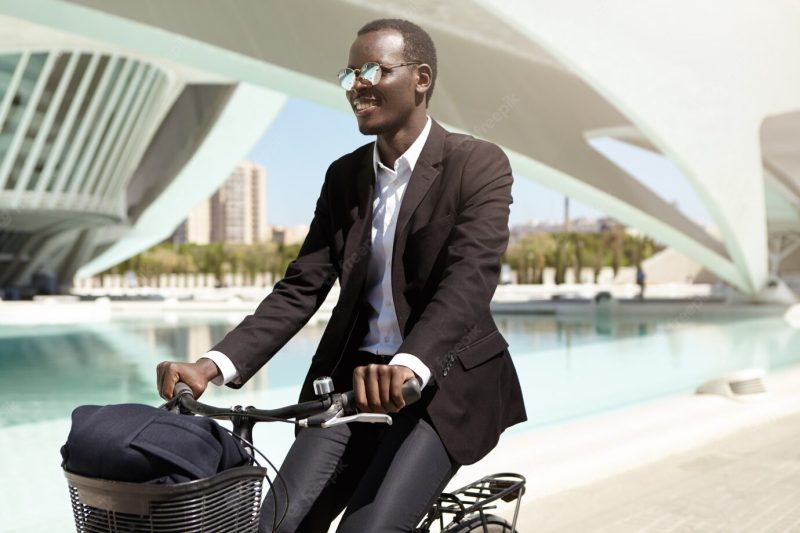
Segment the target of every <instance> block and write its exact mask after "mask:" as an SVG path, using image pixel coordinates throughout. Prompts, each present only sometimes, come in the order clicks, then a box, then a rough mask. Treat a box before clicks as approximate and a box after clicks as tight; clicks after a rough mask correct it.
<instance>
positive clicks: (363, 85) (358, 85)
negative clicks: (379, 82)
mask: <svg viewBox="0 0 800 533" xmlns="http://www.w3.org/2000/svg"><path fill="white" fill-rule="evenodd" d="M371 87H372V84H371V83H370V82H368V81H365V80H364V78H362V77H361V76H360V75H358V76H356V81H355V83H353V88H352V90H353V91H355V92H356V95H358V93H359V92H360V91H363V90H365V89H369V88H371Z"/></svg>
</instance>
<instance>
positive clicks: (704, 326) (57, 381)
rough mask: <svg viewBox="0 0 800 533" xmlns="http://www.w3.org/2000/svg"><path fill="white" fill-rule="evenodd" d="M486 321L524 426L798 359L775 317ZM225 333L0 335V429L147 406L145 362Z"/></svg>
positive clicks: (295, 361)
mask: <svg viewBox="0 0 800 533" xmlns="http://www.w3.org/2000/svg"><path fill="white" fill-rule="evenodd" d="M496 321H497V324H498V327H499V328H500V330H501V331H502V333H503V334H504V335H505V337H506V338H507V339H508V341H509V344H510V351H511V353H512V356H513V357H514V359H515V363H516V366H517V370H518V372H519V374H520V377H521V379H522V382H523V390H524V393H525V397H526V403H527V405H528V410H529V418H530V422H529V424H528V425H527V426H526V427H530V426H531V425H543V424H549V423H553V422H557V421H560V420H564V419H568V418H571V417H574V416H581V415H583V414H586V413H588V412H593V411H597V410H603V409H609V408H614V407H616V406H620V405H626V404H630V403H634V402H638V401H643V400H646V399H649V398H652V397H657V396H663V395H666V394H674V393H676V392H690V391H691V390H693V389H694V388H695V387H696V386H697V385H699V384H700V383H702V382H703V381H705V380H707V379H710V378H712V377H715V376H717V375H719V374H720V373H724V372H727V371H732V370H736V369H740V368H746V367H749V366H763V367H766V368H771V369H775V368H780V367H784V366H789V365H793V364H797V363H798V362H800V354H797V353H795V351H794V350H793V349H792V347H793V346H795V345H796V344H797V341H798V340H800V338H798V334H799V333H800V332H798V331H797V330H794V329H792V328H790V327H789V326H788V325H786V324H785V322H784V321H783V320H782V319H780V318H767V319H749V320H739V321H736V322H731V321H730V320H706V321H694V322H692V323H686V324H675V323H672V322H669V321H667V320H664V319H658V318H637V317H633V318H627V319H626V318H619V317H613V316H611V315H610V314H606V315H603V314H597V315H594V316H588V317H587V316H558V317H554V316H520V315H499V316H497V317H496ZM232 327H233V326H232V323H231V321H230V320H227V319H225V318H202V317H196V318H189V317H173V319H172V320H171V321H170V323H165V322H164V321H163V320H159V319H157V318H138V319H126V320H115V321H113V322H111V323H106V324H101V325H95V326H60V327H36V328H20V327H15V328H13V329H10V328H6V329H0V372H2V375H3V377H4V386H3V387H2V389H0V405H2V409H0V425H5V426H9V425H16V424H20V423H25V422H29V421H31V420H46V419H53V418H65V417H67V416H68V415H69V413H70V412H71V410H72V409H73V408H74V407H75V406H77V405H81V404H88V403H97V404H106V403H123V402H143V403H149V404H151V405H154V404H157V403H158V402H159V398H158V396H157V394H156V391H155V385H154V382H155V366H156V364H157V363H158V362H159V361H162V360H165V359H174V360H183V361H193V360H196V359H197V358H198V357H199V356H201V355H202V354H203V353H204V352H205V351H206V350H208V349H209V348H210V347H211V346H213V344H214V343H216V342H217V341H218V340H219V339H221V338H222V337H223V336H224V335H225V334H226V333H227V332H228V331H229V330H230V329H231V328H232ZM322 331H323V327H322V326H320V325H316V326H315V325H309V326H307V327H305V328H304V329H303V330H302V331H301V332H300V333H299V334H298V335H297V336H296V337H295V338H294V339H293V340H292V341H291V342H290V343H289V344H288V345H287V346H286V347H285V348H284V350H282V352H281V353H280V354H279V355H278V356H277V357H275V358H274V359H273V360H272V361H271V362H270V364H269V365H268V368H267V369H263V370H262V371H261V372H259V373H258V374H257V375H256V377H254V378H253V379H252V380H251V381H250V382H249V383H248V385H247V387H248V389H249V390H254V391H266V390H267V389H270V390H279V389H280V390H286V389H292V388H298V387H299V384H300V381H301V380H302V378H303V376H304V375H305V372H306V369H307V368H308V365H309V362H310V359H311V356H312V355H313V353H314V350H315V349H316V345H317V343H318V342H319V339H320V337H321V335H322ZM217 392H219V393H222V391H215V392H212V393H211V394H217Z"/></svg>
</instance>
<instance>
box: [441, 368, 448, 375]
mask: <svg viewBox="0 0 800 533" xmlns="http://www.w3.org/2000/svg"><path fill="white" fill-rule="evenodd" d="M442 375H443V376H446V375H447V369H446V368H445V369H444V371H443V372H442Z"/></svg>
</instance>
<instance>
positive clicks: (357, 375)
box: [353, 364, 416, 413]
mask: <svg viewBox="0 0 800 533" xmlns="http://www.w3.org/2000/svg"><path fill="white" fill-rule="evenodd" d="M409 379H416V374H414V372H413V371H412V370H411V369H410V368H408V367H406V366H402V365H377V364H373V365H366V366H359V367H356V368H355V370H353V391H354V392H355V397H356V407H358V410H359V411H361V412H365V413H396V412H397V411H399V410H400V409H402V408H403V407H404V406H405V405H406V402H405V400H403V383H405V382H406V381H408V380H409Z"/></svg>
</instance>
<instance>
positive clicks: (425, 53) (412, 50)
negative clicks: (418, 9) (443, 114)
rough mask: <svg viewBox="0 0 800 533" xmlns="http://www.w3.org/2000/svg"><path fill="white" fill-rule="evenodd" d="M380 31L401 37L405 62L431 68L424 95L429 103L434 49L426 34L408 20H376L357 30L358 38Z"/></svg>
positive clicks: (434, 72)
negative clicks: (415, 62)
mask: <svg viewBox="0 0 800 533" xmlns="http://www.w3.org/2000/svg"><path fill="white" fill-rule="evenodd" d="M381 30H395V31H398V32H399V33H400V35H402V36H403V56H404V59H405V60H406V61H420V62H422V63H427V64H428V65H430V67H431V86H430V87H429V88H428V92H427V93H426V94H425V102H426V103H428V102H430V99H431V95H433V86H434V85H435V84H436V70H437V69H436V47H435V46H434V44H433V39H431V36H430V35H428V32H426V31H425V30H423V29H422V28H420V27H419V26H417V25H416V24H414V23H413V22H409V21H408V20H403V19H378V20H373V21H372V22H368V23H366V24H365V25H364V26H362V27H361V29H360V30H358V36H359V37H360V36H362V35H364V34H365V33H371V32H374V31H381Z"/></svg>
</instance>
